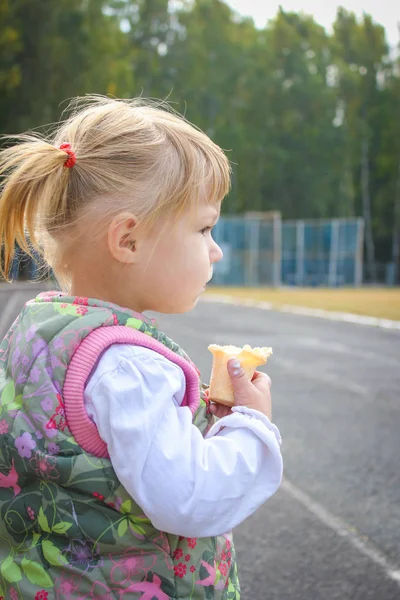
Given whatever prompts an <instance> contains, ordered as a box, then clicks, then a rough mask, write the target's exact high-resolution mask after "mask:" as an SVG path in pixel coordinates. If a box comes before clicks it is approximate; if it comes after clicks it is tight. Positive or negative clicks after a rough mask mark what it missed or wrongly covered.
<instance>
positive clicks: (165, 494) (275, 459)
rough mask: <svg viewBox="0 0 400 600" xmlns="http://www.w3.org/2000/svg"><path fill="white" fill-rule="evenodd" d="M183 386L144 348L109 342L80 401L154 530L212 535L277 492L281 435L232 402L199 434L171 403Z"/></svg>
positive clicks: (177, 374)
mask: <svg viewBox="0 0 400 600" xmlns="http://www.w3.org/2000/svg"><path fill="white" fill-rule="evenodd" d="M184 391H185V378H184V375H183V372H182V370H181V369H180V367H178V366H177V365H175V364H173V363H171V362H170V361H168V360H167V359H165V358H164V357H163V356H161V355H159V354H158V353H156V352H153V351H152V350H148V349H145V348H141V347H137V346H128V345H115V346H111V347H110V348H109V349H108V350H107V351H106V352H105V353H104V354H103V356H102V357H101V359H100V361H99V363H98V366H97V368H96V371H95V372H94V374H93V375H92V377H91V379H90V380H89V382H88V384H87V386H86V390H85V403H86V407H87V411H88V414H89V415H90V416H91V418H93V420H94V421H95V423H96V425H97V427H98V430H99V434H100V436H101V438H102V439H103V440H104V442H105V443H106V444H107V447H108V452H109V456H110V459H111V462H112V465H113V467H114V470H115V472H116V475H117V477H118V479H119V480H120V481H121V483H122V485H123V486H124V487H125V489H126V490H127V492H128V493H129V494H130V495H131V496H132V498H133V499H134V500H135V501H136V502H137V503H138V504H139V506H140V507H141V508H142V509H143V511H144V513H145V514H146V515H147V516H148V518H149V519H150V520H151V521H152V523H153V525H154V526H155V527H157V528H158V529H160V530H162V531H165V532H168V533H173V534H176V535H182V536H185V537H207V536H214V535H219V534H222V533H226V532H228V531H230V530H231V529H232V528H234V527H235V526H236V525H238V524H239V523H241V522H242V521H244V520H245V519H246V518H247V517H248V516H249V515H251V514H252V513H253V512H254V511H255V510H256V509H257V508H258V507H259V506H260V505H261V504H263V503H264V502H265V501H266V500H267V499H268V498H269V497H270V496H272V495H273V494H274V493H275V492H276V490H277V489H278V487H279V485H280V483H281V479H282V456H281V452H280V435H279V431H278V430H277V428H276V427H275V426H274V425H272V424H271V423H270V421H269V419H268V418H267V417H265V416H264V415H262V414H261V413H260V412H258V411H255V410H249V409H245V408H237V409H234V413H233V414H231V415H229V416H227V417H224V418H223V419H220V420H219V421H218V422H217V423H216V424H215V425H214V426H213V427H212V428H211V429H210V431H209V432H208V434H207V436H206V438H203V436H202V435H201V433H200V431H199V429H198V428H197V427H196V426H195V425H193V424H192V413H191V411H190V409H189V408H188V407H182V406H180V404H181V402H182V399H183V396H184ZM222 427H223V429H222V430H221V428H222Z"/></svg>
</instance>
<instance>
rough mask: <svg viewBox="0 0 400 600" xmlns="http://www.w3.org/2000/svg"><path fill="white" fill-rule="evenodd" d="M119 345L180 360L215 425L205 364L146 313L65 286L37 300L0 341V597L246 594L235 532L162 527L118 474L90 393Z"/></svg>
mask: <svg viewBox="0 0 400 600" xmlns="http://www.w3.org/2000/svg"><path fill="white" fill-rule="evenodd" d="M115 343H132V344H137V345H141V346H144V347H148V348H151V349H154V350H156V351H158V352H160V353H161V354H163V355H164V356H166V357H167V358H168V359H169V360H172V361H173V362H175V363H176V364H178V365H179V366H180V367H181V368H182V370H183V372H184V374H185V378H186V395H185V398H184V401H183V404H185V405H187V406H188V407H189V408H190V410H191V411H192V414H193V424H194V425H196V426H197V427H198V428H199V430H200V431H201V432H202V433H203V434H204V432H205V431H206V429H207V428H208V427H209V426H210V425H211V420H212V416H211V415H208V414H207V405H206V402H205V400H204V394H203V388H202V386H200V382H199V376H198V371H197V369H196V368H195V367H194V365H193V363H192V362H191V361H190V359H189V358H188V357H187V355H186V354H185V353H184V351H183V350H182V349H181V348H180V347H179V346H178V345H177V344H175V343H174V342H173V341H172V340H170V339H169V338H168V337H167V336H165V335H164V334H163V333H161V332H160V331H158V330H157V329H156V327H154V326H153V325H152V324H151V322H150V321H148V320H147V319H146V318H145V317H143V315H138V314H136V313H134V312H132V311H130V310H128V309H124V308H121V307H118V306H115V305H113V304H110V303H106V302H101V301H97V300H91V299H87V298H73V297H68V296H66V295H63V294H61V293H58V292H46V293H44V294H40V295H39V296H38V297H37V298H36V299H35V300H32V301H30V302H28V303H27V304H26V305H25V307H24V308H23V310H22V312H21V313H20V315H19V317H18V318H17V320H16V321H15V322H14V324H13V325H12V327H11V329H10V330H9V331H8V333H7V335H6V336H5V338H4V340H3V342H2V344H1V346H0V393H1V402H0V512H1V518H0V600H1V598H4V599H6V598H7V599H10V600H29V599H34V600H53V599H54V600H78V599H79V600H89V599H92V598H93V599H95V598H96V599H98V600H99V599H100V598H101V599H103V600H109V599H111V598H118V599H125V600H128V599H131V598H132V599H133V598H142V599H143V600H154V599H157V600H167V599H169V598H176V599H178V598H184V599H187V600H200V599H210V600H211V599H218V600H219V599H221V600H222V599H224V600H228V599H229V600H238V599H239V597H240V593H239V584H238V579H237V571H236V563H235V553H234V548H233V545H232V539H231V535H230V534H226V535H224V536H219V537H214V538H197V539H196V538H183V537H181V536H176V535H170V534H167V533H165V532H162V531H159V530H157V529H156V528H155V527H154V526H153V525H152V523H151V522H150V521H149V519H147V517H146V515H145V514H143V511H142V509H141V508H140V507H139V506H138V505H137V504H136V503H135V501H134V500H133V499H132V498H131V497H130V496H129V494H128V493H127V492H126V490H125V489H124V488H123V486H122V485H121V484H120V482H119V481H118V479H117V477H116V475H115V472H114V470H113V468H112V465H111V462H110V460H109V457H108V452H107V447H106V445H105V444H104V442H103V441H102V440H101V438H100V437H99V435H98V432H97V429H96V427H95V425H94V423H93V422H92V421H91V420H90V419H89V417H88V416H87V414H86V411H85V408H84V400H83V392H84V388H85V384H86V381H87V379H88V378H89V377H90V374H91V372H92V371H93V369H94V368H95V365H96V362H97V360H98V358H99V356H100V355H101V353H102V352H104V350H106V349H107V348H108V347H109V346H110V345H111V344H115ZM178 501H179V498H178Z"/></svg>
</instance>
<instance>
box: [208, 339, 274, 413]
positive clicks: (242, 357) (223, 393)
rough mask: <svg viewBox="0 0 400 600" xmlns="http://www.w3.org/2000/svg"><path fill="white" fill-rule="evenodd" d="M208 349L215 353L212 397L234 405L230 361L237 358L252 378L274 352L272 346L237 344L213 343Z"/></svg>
mask: <svg viewBox="0 0 400 600" xmlns="http://www.w3.org/2000/svg"><path fill="white" fill-rule="evenodd" d="M208 349H209V350H210V352H211V353H212V355H213V357H214V358H213V365H212V371H211V380H210V394H209V395H210V399H211V400H213V401H214V402H217V403H218V404H224V405H225V406H234V404H235V401H234V397H233V387H232V382H231V378H230V376H229V373H228V367H227V364H228V361H229V360H230V359H231V358H237V359H238V360H239V361H240V363H241V365H242V367H243V370H244V372H245V373H246V376H247V377H248V379H249V380H251V379H252V377H253V375H254V371H255V370H256V368H257V367H259V366H261V365H265V363H266V362H267V360H268V357H269V356H271V354H272V349H271V348H251V347H250V346H249V345H245V346H243V348H238V347H237V346H218V345H217V344H211V345H210V346H208Z"/></svg>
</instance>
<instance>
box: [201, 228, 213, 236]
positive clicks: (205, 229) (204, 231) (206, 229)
mask: <svg viewBox="0 0 400 600" xmlns="http://www.w3.org/2000/svg"><path fill="white" fill-rule="evenodd" d="M209 231H212V227H204V229H202V230H201V231H200V233H201V234H202V235H206V233H208V232H209Z"/></svg>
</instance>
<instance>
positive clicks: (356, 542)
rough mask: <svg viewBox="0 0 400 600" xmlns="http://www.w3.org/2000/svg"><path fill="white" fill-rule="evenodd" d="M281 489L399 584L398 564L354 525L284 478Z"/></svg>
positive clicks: (399, 569)
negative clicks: (363, 536)
mask: <svg viewBox="0 0 400 600" xmlns="http://www.w3.org/2000/svg"><path fill="white" fill-rule="evenodd" d="M281 489H282V490H283V491H285V492H287V493H288V494H289V495H290V496H292V498H294V499H295V500H297V501H298V502H299V503H300V504H302V505H303V506H304V507H305V508H306V509H307V510H308V511H309V512H310V513H312V514H313V515H314V516H315V517H317V519H319V521H321V523H323V524H324V525H326V526H327V527H329V528H330V529H332V530H333V531H334V532H335V533H336V534H337V535H339V536H340V537H345V538H347V540H348V542H349V543H350V544H351V545H352V546H354V547H355V548H357V550H359V552H361V554H364V556H366V557H367V558H369V559H370V560H372V561H373V562H374V563H375V564H377V565H379V566H380V567H381V568H382V569H383V570H384V571H385V573H386V575H387V577H389V578H390V579H393V580H394V581H396V582H397V583H398V584H399V586H400V566H399V565H395V564H394V563H392V562H391V561H390V560H389V559H388V558H387V557H386V556H385V555H384V554H383V553H382V552H381V551H380V550H378V548H375V547H374V546H373V545H372V543H371V542H370V541H368V542H365V541H364V540H363V538H362V537H361V535H360V534H359V533H358V532H357V531H356V530H355V528H354V527H352V526H350V525H348V524H347V523H345V522H344V521H341V520H340V519H338V518H337V517H335V516H334V515H333V514H332V513H330V512H329V511H328V510H327V509H326V508H324V507H323V506H322V505H321V504H319V503H318V502H315V500H313V499H312V498H311V497H310V496H308V494H305V493H304V492H302V491H301V490H300V489H299V488H298V487H297V486H295V485H294V484H293V483H290V482H289V481H288V480H287V479H284V480H283V482H282V485H281Z"/></svg>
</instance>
